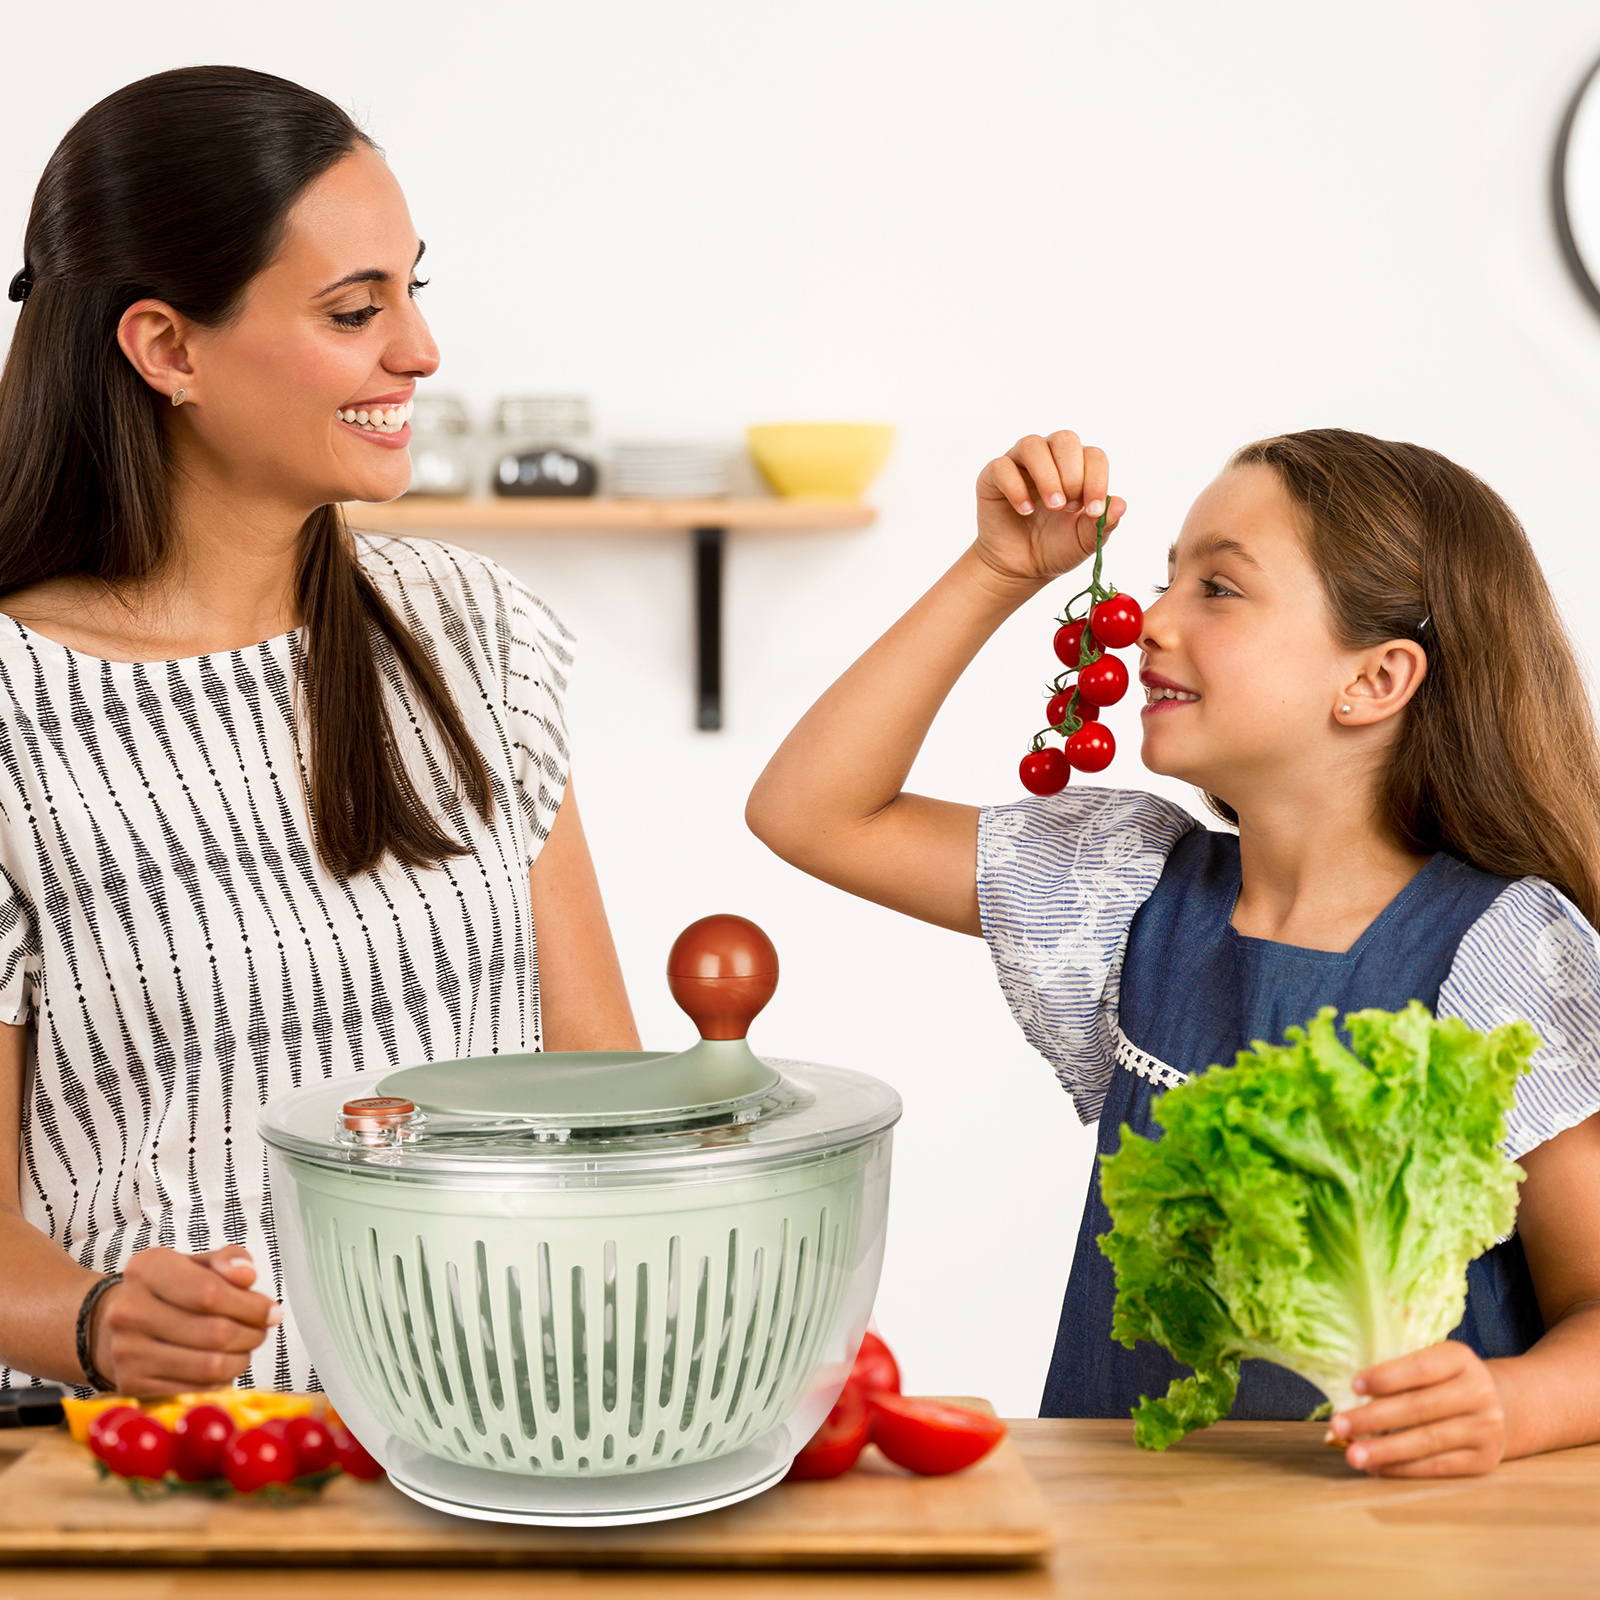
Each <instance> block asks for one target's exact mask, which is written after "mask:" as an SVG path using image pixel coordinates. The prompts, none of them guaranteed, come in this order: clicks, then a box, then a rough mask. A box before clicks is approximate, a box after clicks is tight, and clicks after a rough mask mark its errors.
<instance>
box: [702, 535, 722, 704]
mask: <svg viewBox="0 0 1600 1600" xmlns="http://www.w3.org/2000/svg"><path fill="white" fill-rule="evenodd" d="M726 546H727V533H726V530H725V529H723V528H696V529H695V530H694V631H695V645H696V657H697V671H696V681H697V683H698V685H699V716H698V726H699V727H700V728H702V729H706V730H715V729H717V728H720V727H721V726H722V558H723V552H724V550H725V549H726Z"/></svg>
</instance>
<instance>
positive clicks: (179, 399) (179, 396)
mask: <svg viewBox="0 0 1600 1600" xmlns="http://www.w3.org/2000/svg"><path fill="white" fill-rule="evenodd" d="M188 392H189V391H188V390H187V389H175V390H173V393H172V403H173V405H175V406H181V405H182V404H183V397H184V396H185V395H186V394H188Z"/></svg>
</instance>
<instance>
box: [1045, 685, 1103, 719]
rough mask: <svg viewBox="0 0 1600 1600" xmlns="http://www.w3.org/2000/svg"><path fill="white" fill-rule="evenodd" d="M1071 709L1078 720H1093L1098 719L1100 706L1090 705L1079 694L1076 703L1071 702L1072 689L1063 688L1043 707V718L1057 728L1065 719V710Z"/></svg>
mask: <svg viewBox="0 0 1600 1600" xmlns="http://www.w3.org/2000/svg"><path fill="white" fill-rule="evenodd" d="M1069 710H1070V711H1071V712H1072V714H1073V715H1074V716H1075V717H1077V719H1078V720H1079V721H1080V722H1095V721H1098V720H1099V716H1100V707H1099V706H1097V705H1091V704H1090V703H1089V702H1088V701H1087V700H1085V699H1084V698H1083V696H1082V695H1081V694H1080V695H1079V696H1078V703H1077V705H1075V706H1074V705H1073V704H1072V691H1071V690H1070V689H1063V690H1062V691H1061V693H1060V694H1058V695H1056V696H1055V697H1054V698H1053V699H1052V700H1051V702H1050V704H1049V705H1047V706H1046V707H1045V708H1044V720H1045V721H1046V722H1047V723H1049V725H1050V726H1051V727H1052V728H1059V727H1060V726H1061V724H1062V723H1063V722H1065V721H1066V720H1067V712H1068V711H1069Z"/></svg>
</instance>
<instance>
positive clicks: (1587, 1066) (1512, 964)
mask: <svg viewBox="0 0 1600 1600" xmlns="http://www.w3.org/2000/svg"><path fill="white" fill-rule="evenodd" d="M1439 1014H1440V1015H1441V1016H1455V1017H1460V1018H1461V1019H1462V1021H1463V1022H1468V1023H1470V1024H1471V1025H1472V1026H1473V1027H1474V1028H1482V1029H1488V1028H1493V1027H1495V1026H1496V1025H1497V1024H1499V1023H1502V1022H1511V1021H1515V1020H1516V1019H1517V1018H1521V1019H1523V1020H1524V1021H1526V1022H1528V1023H1529V1024H1531V1025H1532V1027H1533V1029H1534V1031H1535V1032H1536V1033H1537V1034H1538V1035H1539V1037H1540V1038H1541V1039H1542V1040H1543V1041H1544V1043H1543V1044H1542V1045H1541V1046H1540V1048H1539V1049H1538V1050H1537V1051H1535V1052H1534V1057H1533V1065H1532V1068H1531V1070H1530V1071H1529V1072H1528V1074H1527V1076H1526V1077H1524V1078H1523V1079H1522V1080H1521V1081H1520V1082H1519V1083H1518V1084H1517V1103H1516V1107H1515V1109H1514V1110H1513V1111H1512V1113H1511V1115H1510V1117H1509V1118H1507V1121H1506V1143H1505V1150H1506V1154H1507V1155H1508V1156H1510V1157H1511V1158H1512V1159H1513V1160H1516V1159H1517V1157H1519V1156H1522V1155H1526V1154H1527V1152H1528V1151H1530V1150H1532V1149H1533V1148H1534V1147H1535V1146H1536V1145H1541V1144H1543V1143H1544V1142H1545V1140H1546V1139H1552V1138H1554V1137H1555V1135H1556V1134H1558V1133H1561V1132H1563V1131H1564V1130H1565V1129H1567V1128H1570V1127H1573V1126H1574V1125H1575V1124H1577V1123H1579V1122H1582V1121H1583V1120H1584V1118H1585V1117H1589V1116H1593V1115H1594V1113H1595V1112H1596V1111H1600V944H1597V941H1596V938H1595V930H1594V929H1593V928H1592V927H1590V925H1589V923H1588V922H1587V921H1586V920H1585V919H1584V916H1583V913H1582V912H1581V911H1579V910H1578V908H1577V907H1576V906H1575V905H1573V903H1572V902H1571V901H1570V900H1568V899H1567V898H1566V896H1565V895H1563V894H1562V893H1561V892H1560V891H1559V890H1558V889H1555V888H1554V887H1552V886H1551V885H1550V884H1548V883H1546V882H1545V881H1544V880H1543V879H1542V878H1520V879H1518V881H1517V882H1516V883H1513V884H1512V885H1511V886H1510V887H1509V888H1508V889H1506V890H1505V891H1504V892H1503V893H1502V894H1501V895H1500V896H1499V897H1498V898H1497V899H1496V900H1495V902H1494V904H1493V905H1491V906H1490V907H1489V909H1488V910H1487V911H1485V912H1484V914H1483V915H1482V916H1481V917H1479V918H1478V920H1477V921H1476V922H1475V923H1473V925H1472V926H1471V928H1469V929H1468V930H1467V933H1466V936H1465V937H1464V938H1463V939H1462V941H1461V943H1460V945H1459V946H1457V948H1456V958H1455V961H1454V963H1453V964H1452V966H1451V968H1450V975H1449V977H1447V978H1446V979H1445V981H1444V983H1443V984H1441V985H1440V988H1439Z"/></svg>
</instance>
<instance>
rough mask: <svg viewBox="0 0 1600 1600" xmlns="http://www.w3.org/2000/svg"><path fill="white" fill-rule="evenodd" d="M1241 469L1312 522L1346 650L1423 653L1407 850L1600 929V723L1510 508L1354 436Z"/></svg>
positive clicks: (1401, 751)
mask: <svg viewBox="0 0 1600 1600" xmlns="http://www.w3.org/2000/svg"><path fill="white" fill-rule="evenodd" d="M1231 464H1232V465H1234V466H1264V467H1270V468H1271V469H1272V470H1273V471H1274V472H1275V473H1277V475H1278V477H1279V479H1280V480H1281V481H1282V483H1283V485H1284V487H1285V489H1287V490H1288V492H1289V495H1290V497H1291V498H1292V499H1293V500H1294V501H1295V502H1296V503H1297V504H1298V505H1300V506H1301V507H1302V508H1303V509H1304V511H1305V513H1306V516H1305V524H1306V526H1305V534H1304V537H1305V540H1306V546H1307V553H1308V555H1309V556H1310V559H1311V563H1312V565H1313V566H1314V567H1315V568H1316V570H1317V572H1318V574H1319V575H1320V577H1321V579H1322V584H1323V588H1324V590H1325V592H1326V594H1327V598H1328V609H1329V613H1330V616H1331V618H1332V622H1333V628H1334V633H1335V635H1336V637H1337V638H1338V640H1339V642H1340V644H1341V645H1342V646H1343V647H1344V648H1345V649H1349V650H1367V649H1371V648H1373V647H1374V646H1376V645H1380V644H1384V643H1386V642H1388V641H1389V640H1391V639H1415V640H1417V641H1418V642H1419V643H1420V644H1421V645H1422V646H1423V649H1424V650H1425V651H1426V652H1427V657H1428V670H1427V673H1426V675H1425V676H1424V678H1423V680H1422V684H1421V687H1420V688H1419V689H1418V690H1417V693H1416V695H1415V696H1414V698H1413V699H1412V701H1411V703H1410V704H1409V705H1408V706H1407V707H1406V709H1405V711H1404V712H1403V713H1402V714H1401V726H1400V729H1399V732H1398V734H1397V736H1396V740H1395V743H1394V746H1393V748H1392V750H1391V752H1390V757H1389V764H1388V767H1387V770H1386V772H1385V774H1384V779H1383V783H1382V786H1381V790H1380V794H1379V804H1380V807H1381V814H1382V820H1383V821H1384V823H1385V824H1386V826H1387V827H1388V828H1389V829H1390V830H1391V831H1392V832H1393V834H1394V836H1395V838H1397V839H1398V840H1400V841H1401V843H1403V844H1404V845H1406V846H1407V847H1408V848H1410V849H1413V850H1417V851H1428V852H1432V851H1436V850H1443V851H1446V852H1448V853H1449V854H1450V855H1453V856H1457V857H1459V858H1460V859H1461V860H1462V861H1465V862H1466V863H1467V864H1468V865H1470V866H1474V867H1477V868H1479V869H1480V870H1481V871H1484V872H1492V873H1496V874H1498V875H1500V876H1503V877H1508V878H1521V877H1536V878H1544V879H1545V880H1547V881H1548V882H1550V883H1552V884H1554V885H1555V886H1556V888H1558V889H1559V890H1561V892H1562V893H1563V894H1565V895H1566V896H1567V898H1568V899H1570V900H1571V901H1572V902H1573V904H1574V905H1576V906H1577V907H1578V909H1579V910H1580V911H1582V912H1583V914H1584V916H1586V917H1587V918H1588V919H1589V921H1590V922H1591V923H1595V924H1596V925H1600V747H1597V743H1596V736H1595V722H1594V714H1593V711H1592V710H1591V708H1590V704H1589V697H1588V694H1587V692H1586V690H1585V687H1584V682H1583V675H1582V672H1581V671H1580V670H1579V667H1578V662H1577V658H1576V656H1575V654H1574V652H1573V649H1572V642H1571V640H1570V639H1569V638H1568V636H1567V631H1566V628H1565V627H1564V626H1563V624H1562V621H1561V617H1560V614H1559V613H1558V611H1557V610H1556V605H1555V601H1554V600H1553V598H1552V597H1551V594H1550V589H1549V586H1548V585H1547V584H1546V583H1545V580H1544V574H1543V572H1541V571H1540V569H1539V562H1538V560H1537V558H1536V557H1535V556H1534V553H1533V549H1532V547H1531V546H1530V545H1529V543H1528V536H1527V534H1526V533H1525V532H1524V531H1523V528H1522V524H1521V523H1520V522H1518V521H1517V519H1516V517H1515V516H1514V515H1513V514H1512V512H1511V508H1510V507H1509V506H1507V505H1506V503H1505V501H1503V500H1502V499H1501V498H1500V497H1499V495H1497V494H1496V493H1495V492H1494V491H1493V490H1492V489H1491V488H1489V486H1488V485H1487V484H1485V483H1483V482H1482V481H1481V480H1480V479H1478V478H1476V477H1474V476H1473V475H1472V473H1470V472H1468V471H1467V470H1466V469H1465V468H1464V467H1458V466H1457V465H1456V464H1455V463H1454V462H1453V461H1449V460H1447V459H1446V458H1445V457H1444V456H1441V455H1439V454H1438V453H1437V452H1436V451H1433V450H1425V449H1423V448H1422V447H1421V446H1420V445H1414V444H1395V443H1392V442H1390V441H1388V440H1385V439H1374V438H1371V437H1369V436H1368V435H1366V434H1363V433H1349V432H1346V431H1345V430H1343V429H1340V428H1313V429H1310V430H1308V431H1307V432H1304V433H1290V434H1284V435H1281V436H1280V437H1278V438H1276V439H1263V440H1261V441H1260V442H1259V443H1256V444H1252V445H1246V446H1245V448H1244V449H1242V450H1240V451H1238V452H1237V454H1235V455H1234V457H1233V460H1232V463H1231ZM1424 624H1425V625H1424ZM1206 799H1207V801H1208V802H1209V803H1210V805H1211V806H1212V809H1213V810H1215V811H1216V812H1217V814H1218V815H1219V816H1222V817H1224V818H1226V819H1227V820H1228V821H1230V822H1237V821H1238V817H1237V816H1236V815H1235V813H1234V812H1233V810H1232V808H1231V807H1229V806H1228V805H1227V804H1226V803H1225V802H1223V801H1221V800H1219V799H1217V797H1216V796H1214V795H1207V796H1206Z"/></svg>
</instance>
